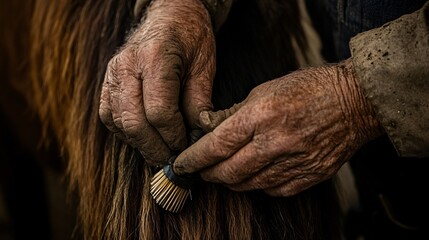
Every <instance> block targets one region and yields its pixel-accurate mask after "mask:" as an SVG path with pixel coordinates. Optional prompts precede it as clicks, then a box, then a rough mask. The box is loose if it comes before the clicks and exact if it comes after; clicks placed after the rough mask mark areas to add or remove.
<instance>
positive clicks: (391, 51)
mask: <svg viewBox="0 0 429 240" xmlns="http://www.w3.org/2000/svg"><path fill="white" fill-rule="evenodd" d="M428 18H429V3H427V4H426V5H425V6H424V7H423V8H422V9H421V10H420V11H417V12H415V13H413V14H410V15H405V16H403V17H401V18H400V19H398V20H395V21H393V22H390V23H388V24H386V25H384V26H383V27H381V28H378V29H374V30H371V31H368V32H365V33H362V34H359V35H357V36H356V37H354V38H353V39H352V40H351V42H350V49H351V52H352V59H353V64H354V67H355V71H356V75H357V81H358V84H359V86H360V87H361V88H362V90H363V91H364V94H365V96H366V97H367V99H368V100H369V102H370V103H371V104H372V105H373V106H374V108H375V111H376V114H377V116H378V118H379V120H380V122H381V124H382V125H383V127H384V129H385V131H386V132H387V134H388V135H389V137H390V139H391V141H392V143H393V144H394V145H395V147H396V149H397V151H398V153H399V154H400V155H403V156H416V157H427V156H429V100H428V99H429V30H428V29H429V26H428V24H429V19H428Z"/></svg>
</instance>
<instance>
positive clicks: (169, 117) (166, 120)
mask: <svg viewBox="0 0 429 240" xmlns="http://www.w3.org/2000/svg"><path fill="white" fill-rule="evenodd" d="M146 118H147V120H148V122H149V123H150V124H151V125H153V126H159V127H165V126H168V125H172V124H173V123H174V121H175V120H176V119H175V118H176V116H175V111H174V110H173V109H172V108H170V107H168V106H166V105H157V106H150V107H148V108H147V109H146Z"/></svg>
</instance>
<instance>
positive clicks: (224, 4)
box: [134, 0, 233, 31]
mask: <svg viewBox="0 0 429 240" xmlns="http://www.w3.org/2000/svg"><path fill="white" fill-rule="evenodd" d="M150 2H151V0H136V3H135V5H134V16H135V17H136V18H140V17H141V16H142V12H143V11H144V9H145V8H146V7H147V6H148V5H149V3H150ZM201 2H202V3H203V4H204V6H205V7H206V9H207V11H208V12H209V14H210V16H211V20H212V26H213V30H214V31H217V30H218V29H219V28H220V27H221V26H222V24H223V23H224V22H225V21H226V18H227V16H228V13H229V10H230V9H231V5H232V2H233V0H201Z"/></svg>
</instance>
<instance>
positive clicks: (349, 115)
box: [334, 59, 384, 144]
mask: <svg viewBox="0 0 429 240" xmlns="http://www.w3.org/2000/svg"><path fill="white" fill-rule="evenodd" d="M335 68H336V80H335V81H334V88H335V91H336V94H337V96H338V98H339V99H340V104H341V108H342V111H343V113H344V116H345V119H346V121H347V123H348V124H350V127H351V128H353V129H355V131H356V137H357V140H358V141H359V142H360V143H361V144H364V143H366V142H368V141H370V140H372V139H374V138H376V137H378V136H380V135H382V134H383V132H384V130H383V128H382V125H381V123H380V121H379V120H378V119H377V116H376V112H375V109H374V107H373V106H372V105H371V104H370V102H369V101H368V100H367V98H366V97H365V95H364V92H363V91H362V89H361V88H360V87H359V85H358V83H357V79H356V78H357V76H356V74H355V71H354V67H353V61H352V60H351V59H348V60H346V61H344V62H341V63H339V64H337V65H335Z"/></svg>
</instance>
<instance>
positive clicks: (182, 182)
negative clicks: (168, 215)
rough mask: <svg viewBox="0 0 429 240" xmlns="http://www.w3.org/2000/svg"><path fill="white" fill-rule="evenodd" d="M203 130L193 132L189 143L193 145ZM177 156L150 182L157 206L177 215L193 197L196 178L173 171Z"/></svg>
mask: <svg viewBox="0 0 429 240" xmlns="http://www.w3.org/2000/svg"><path fill="white" fill-rule="evenodd" d="M202 135H203V132H202V131H201V130H193V131H191V133H190V134H189V142H190V144H193V143H194V142H196V141H197V140H198V139H199V138H200V137H201V136H202ZM174 160H176V156H175V157H172V158H171V159H170V160H169V161H168V163H167V164H166V165H165V166H164V168H163V169H161V170H160V171H159V172H157V173H156V174H155V176H154V177H153V178H152V181H151V182H150V194H151V195H152V197H153V199H154V200H155V202H156V204H158V205H159V206H161V207H162V208H163V209H165V210H167V211H169V212H174V213H177V212H179V211H180V210H182V208H183V206H185V203H186V200H187V199H188V198H189V197H192V195H191V188H192V185H193V183H194V177H193V175H191V174H186V175H177V174H175V173H174V171H173V163H174Z"/></svg>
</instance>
